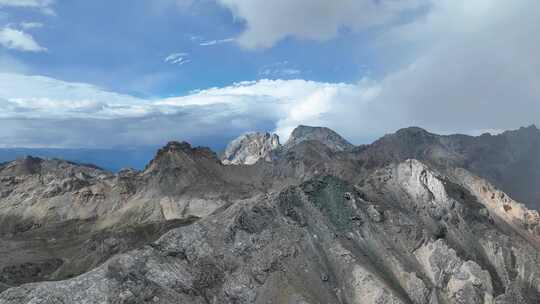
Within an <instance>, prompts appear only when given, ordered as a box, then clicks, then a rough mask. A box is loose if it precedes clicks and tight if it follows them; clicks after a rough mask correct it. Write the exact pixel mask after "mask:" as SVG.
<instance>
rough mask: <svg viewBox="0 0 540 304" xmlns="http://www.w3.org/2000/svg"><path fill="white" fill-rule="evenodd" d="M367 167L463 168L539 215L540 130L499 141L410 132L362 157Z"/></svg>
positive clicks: (503, 136)
mask: <svg viewBox="0 0 540 304" xmlns="http://www.w3.org/2000/svg"><path fill="white" fill-rule="evenodd" d="M358 154H359V156H360V158H361V159H362V161H364V162H365V163H366V164H367V166H368V167H377V166H381V165H384V164H388V163H391V162H400V161H404V160H406V159H410V158H414V159H418V160H422V161H425V162H427V163H430V164H432V165H435V166H441V167H461V168H464V169H467V170H469V171H470V172H472V173H474V174H476V175H479V176H481V177H483V178H485V179H487V180H488V181H489V182H491V183H493V184H494V185H495V186H497V187H498V188H501V189H502V190H504V191H505V192H507V193H508V194H510V196H512V197H513V198H514V199H516V200H517V201H520V202H522V203H524V204H526V205H527V206H529V208H532V209H537V210H540V191H538V186H537V185H538V184H540V130H538V128H536V126H534V125H532V126H530V127H527V128H520V129H519V130H515V131H506V132H503V133H501V134H499V135H490V134H484V135H482V136H477V137H473V136H467V135H447V136H441V135H436V134H432V133H429V132H427V131H425V130H423V129H421V128H416V127H413V128H407V129H402V130H399V131H397V132H396V133H394V134H390V135H386V136H384V137H383V138H381V139H379V140H377V141H376V142H374V143H373V144H371V145H368V146H365V147H363V148H362V149H361V151H360V152H359V153H358Z"/></svg>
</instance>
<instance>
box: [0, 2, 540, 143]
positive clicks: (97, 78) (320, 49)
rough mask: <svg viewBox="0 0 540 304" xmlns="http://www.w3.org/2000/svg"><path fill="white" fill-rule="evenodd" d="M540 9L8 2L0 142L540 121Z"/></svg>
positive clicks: (467, 127) (350, 131) (0, 45)
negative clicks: (301, 127) (312, 127)
mask: <svg viewBox="0 0 540 304" xmlns="http://www.w3.org/2000/svg"><path fill="white" fill-rule="evenodd" d="M539 20H540V1H537V0H520V1H507V0H339V1H327V0H272V1H268V0H115V1H108V0H92V1H88V0H69V1H68V0H0V147H30V148H32V147H39V148H116V147H129V148H131V147H146V146H159V145H162V144H164V143H165V142H167V141H170V140H187V141H189V142H192V143H193V144H197V145H206V146H211V147H218V148H219V147H223V146H224V145H225V144H226V143H227V142H228V141H229V140H231V139H232V138H234V137H236V136H238V135H240V134H241V133H244V132H247V131H268V132H275V133H277V134H278V135H279V136H280V137H281V139H282V141H285V140H286V139H287V137H288V136H289V134H290V132H291V131H292V129H293V128H294V127H296V126H297V125H299V124H304V125H318V126H327V127H330V128H332V129H334V130H335V131H337V132H338V133H340V134H342V135H343V136H344V137H345V138H347V139H348V140H350V141H351V142H353V143H355V144H362V143H369V142H371V141H373V140H374V139H376V138H378V137H380V136H382V135H384V134H386V133H391V132H394V131H396V130H397V129H399V128H403V127H408V126H420V127H423V128H426V129H428V130H430V131H433V132H436V133H443V134H448V133H465V134H471V135H478V134H481V133H484V132H492V133H497V132H500V131H501V130H505V129H515V128H519V127H520V126H527V125H530V124H538V123H539V122H540V85H539V84H540V56H538V54H540V39H538V38H537V37H538V33H539V32H540V21H539Z"/></svg>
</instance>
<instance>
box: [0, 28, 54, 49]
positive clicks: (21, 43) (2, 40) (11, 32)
mask: <svg viewBox="0 0 540 304" xmlns="http://www.w3.org/2000/svg"><path fill="white" fill-rule="evenodd" d="M0 45H1V46H3V47H5V48H8V49H12V50H18V51H26V52H45V51H47V49H46V48H44V47H42V46H40V45H39V44H38V43H37V42H36V41H35V40H34V37H32V35H30V34H28V33H25V32H23V31H20V30H16V29H12V28H9V27H6V28H3V29H0Z"/></svg>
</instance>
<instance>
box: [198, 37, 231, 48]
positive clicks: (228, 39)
mask: <svg viewBox="0 0 540 304" xmlns="http://www.w3.org/2000/svg"><path fill="white" fill-rule="evenodd" d="M234 41H235V39H234V38H226V39H219V40H208V41H203V42H200V43H199V45H200V46H213V45H218V44H224V43H231V42H234Z"/></svg>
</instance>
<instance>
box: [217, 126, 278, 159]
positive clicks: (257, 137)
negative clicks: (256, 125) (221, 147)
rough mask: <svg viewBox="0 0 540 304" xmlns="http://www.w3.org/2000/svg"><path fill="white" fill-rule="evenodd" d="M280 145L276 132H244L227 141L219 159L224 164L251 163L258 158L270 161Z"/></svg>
mask: <svg viewBox="0 0 540 304" xmlns="http://www.w3.org/2000/svg"><path fill="white" fill-rule="evenodd" d="M280 147H281V145H280V143H279V137H278V136H277V135H276V134H272V135H271V134H269V133H258V132H253V133H246V134H244V135H242V136H240V137H238V138H237V139H235V140H233V141H232V142H231V143H229V145H228V146H227V149H225V152H224V154H223V157H222V160H221V161H222V162H223V164H225V165H253V164H255V163H256V162H257V161H258V160H259V159H262V160H264V161H267V162H270V161H272V160H273V158H274V156H273V153H274V151H275V150H277V149H279V148H280Z"/></svg>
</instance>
